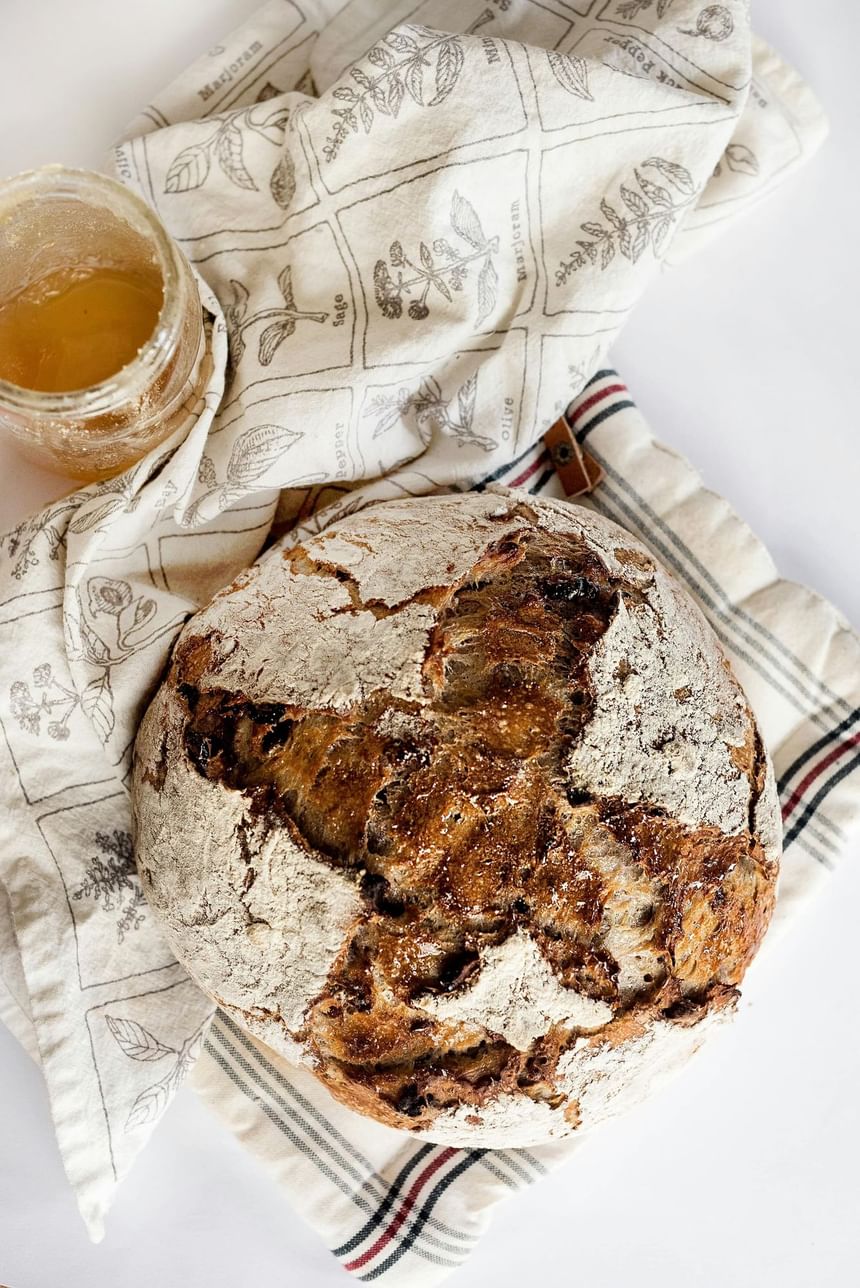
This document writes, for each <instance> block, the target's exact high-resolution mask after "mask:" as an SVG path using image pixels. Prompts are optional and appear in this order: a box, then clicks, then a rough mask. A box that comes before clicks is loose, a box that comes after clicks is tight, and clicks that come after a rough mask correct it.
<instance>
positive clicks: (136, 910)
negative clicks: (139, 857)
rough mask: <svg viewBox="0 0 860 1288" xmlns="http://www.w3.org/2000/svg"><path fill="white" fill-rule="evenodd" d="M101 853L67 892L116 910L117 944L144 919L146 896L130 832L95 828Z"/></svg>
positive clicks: (74, 896)
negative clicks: (70, 890) (97, 830)
mask: <svg viewBox="0 0 860 1288" xmlns="http://www.w3.org/2000/svg"><path fill="white" fill-rule="evenodd" d="M95 844H96V845H97V846H98V848H99V850H100V851H101V853H99V854H94V855H92V856H91V857H90V859H89V860H88V862H87V865H86V869H85V872H84V879H83V881H81V882H80V884H79V885H78V886H77V887H76V888H75V889H74V890H72V892H71V895H72V898H73V899H74V900H75V902H80V901H82V900H85V899H92V900H93V902H94V903H96V904H98V905H99V907H100V908H101V909H102V911H103V912H116V913H119V916H118V917H117V919H116V939H117V943H118V944H121V943H122V942H123V940H124V939H125V937H126V935H127V934H128V933H129V931H132V930H139V929H140V927H141V926H142V925H143V923H144V920H145V919H146V899H145V898H144V894H143V889H142V888H141V884H140V879H139V877H138V875H137V869H136V867H135V863H134V847H133V845H132V840H131V833H130V832H123V831H120V830H119V829H116V828H115V829H114V830H113V831H112V832H96V834H95Z"/></svg>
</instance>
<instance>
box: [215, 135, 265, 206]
mask: <svg viewBox="0 0 860 1288" xmlns="http://www.w3.org/2000/svg"><path fill="white" fill-rule="evenodd" d="M215 152H216V155H217V157H218V164H219V165H220V167H221V169H222V170H223V171H224V173H225V174H226V176H227V178H228V179H229V180H230V181H231V183H235V185H236V187H237V188H247V189H251V190H253V191H254V192H256V191H257V185H256V184H255V183H254V180H253V179H252V178H251V176H250V174H249V173H248V169H247V167H246V165H245V161H244V157H243V155H242V132H241V130H240V129H239V128H238V126H236V125H234V124H233V123H232V122H230V123H229V124H228V125H227V126H226V127H224V128H223V129H221V130H220V131H219V133H218V138H217V140H216V143H215Z"/></svg>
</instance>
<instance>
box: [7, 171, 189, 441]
mask: <svg viewBox="0 0 860 1288" xmlns="http://www.w3.org/2000/svg"><path fill="white" fill-rule="evenodd" d="M52 201H53V202H55V203H57V205H59V204H60V203H66V204H67V205H72V204H75V203H81V204H86V205H87V206H88V207H90V208H91V209H98V208H100V209H101V210H103V211H104V212H105V215H106V216H107V219H108V221H113V222H114V223H118V224H120V225H123V224H124V225H126V226H127V227H128V228H130V229H131V230H132V232H133V233H135V234H136V235H137V236H138V237H139V238H141V239H142V241H143V242H145V243H146V246H147V249H148V251H150V252H151V254H152V257H153V260H154V265H155V268H156V271H157V272H158V273H159V274H160V276H161V283H162V303H161V308H160V311H159V314H158V319H157V321H156V324H155V327H154V329H153V331H152V333H151V334H150V336H149V337H148V339H147V340H145V341H144V343H143V344H142V346H141V347H140V349H139V350H138V351H137V353H136V354H135V356H134V357H133V358H132V359H131V361H129V362H127V363H126V364H125V366H123V367H120V368H119V370H118V371H116V372H114V373H113V374H112V375H110V376H108V377H106V378H105V379H104V380H101V381H99V382H98V383H97V384H92V385H86V386H84V387H83V388H80V389H70V390H68V391H66V390H64V391H61V392H54V391H50V392H48V391H44V390H39V389H29V388H26V387H25V386H23V385H18V384H15V383H13V382H12V381H9V380H4V379H2V378H0V403H3V404H5V405H6V406H7V407H8V408H10V409H12V410H14V411H16V412H19V413H21V414H22V415H26V416H28V417H40V418H42V417H44V418H49V419H57V418H62V417H64V416H70V415H73V416H74V417H75V418H78V419H80V418H86V417H89V416H100V415H105V414H109V413H110V412H112V411H113V410H115V409H116V408H117V407H118V406H120V405H122V404H127V403H129V402H130V401H134V400H135V399H138V398H141V397H143V395H144V394H145V391H146V390H147V388H149V387H150V386H151V385H152V382H153V381H154V380H156V379H157V378H158V376H159V375H160V374H161V373H162V371H163V370H164V368H165V366H166V364H167V363H168V362H169V361H170V358H171V355H172V354H173V352H174V350H175V348H176V345H177V343H178V340H179V336H180V333H181V330H182V327H183V322H184V318H185V311H186V307H187V301H186V299H185V298H184V292H183V289H182V287H183V264H182V261H181V258H180V254H179V251H178V250H177V248H176V246H175V245H174V243H173V242H172V241H171V239H170V237H169V236H168V234H167V233H166V232H165V230H164V228H163V227H162V225H161V223H160V222H159V220H158V218H157V217H156V215H155V214H154V213H153V212H152V211H151V210H150V208H149V206H147V205H146V203H145V202H144V201H143V200H142V199H141V198H140V197H138V196H137V195H136V194H135V193H133V192H132V191H131V190H130V189H128V188H126V187H124V186H123V185H122V184H121V183H118V182H117V181H116V180H115V179H110V178H108V177H107V176H106V175H102V174H97V173H94V172H93V171H89V170H79V169H74V168H70V167H67V166H60V165H50V166H44V167H42V168H41V169H39V170H30V171H26V172H24V173H23V174H19V175H16V176H15V177H14V178H12V179H9V180H6V181H4V182H3V184H2V185H0V227H2V226H3V225H7V226H8V224H9V221H10V220H11V219H13V217H14V215H15V212H16V211H19V212H20V211H22V210H24V209H25V207H26V206H27V205H28V204H29V203H34V202H38V203H39V205H40V206H41V207H42V209H43V210H44V208H45V205H46V203H49V202H52ZM186 272H187V270H186Z"/></svg>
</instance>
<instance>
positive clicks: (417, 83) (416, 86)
mask: <svg viewBox="0 0 860 1288" xmlns="http://www.w3.org/2000/svg"><path fill="white" fill-rule="evenodd" d="M403 83H404V85H405V86H406V92H407V94H408V95H409V97H410V98H411V99H412V101H413V103H417V104H418V106H419V107H423V106H424V63H423V62H422V60H421V59H420V58H415V59H413V60H412V62H411V63H409V64H408V65H407V67H406V71H405V73H404V75H403Z"/></svg>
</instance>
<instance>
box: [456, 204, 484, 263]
mask: <svg viewBox="0 0 860 1288" xmlns="http://www.w3.org/2000/svg"><path fill="white" fill-rule="evenodd" d="M451 223H452V225H453V227H454V231H455V232H458V233H459V234H460V236H461V237H463V238H465V240H466V241H467V242H470V243H471V245H472V246H474V247H475V249H476V250H483V249H484V247H485V246H486V244H487V238H486V236H485V235H484V230H483V228H482V227H481V221H480V219H479V218H478V215H477V212H476V211H475V207H474V206H473V205H472V203H471V202H470V201H467V200H466V198H465V197H461V196H460V193H459V192H455V193H454V196H453V199H452V201H451Z"/></svg>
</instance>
